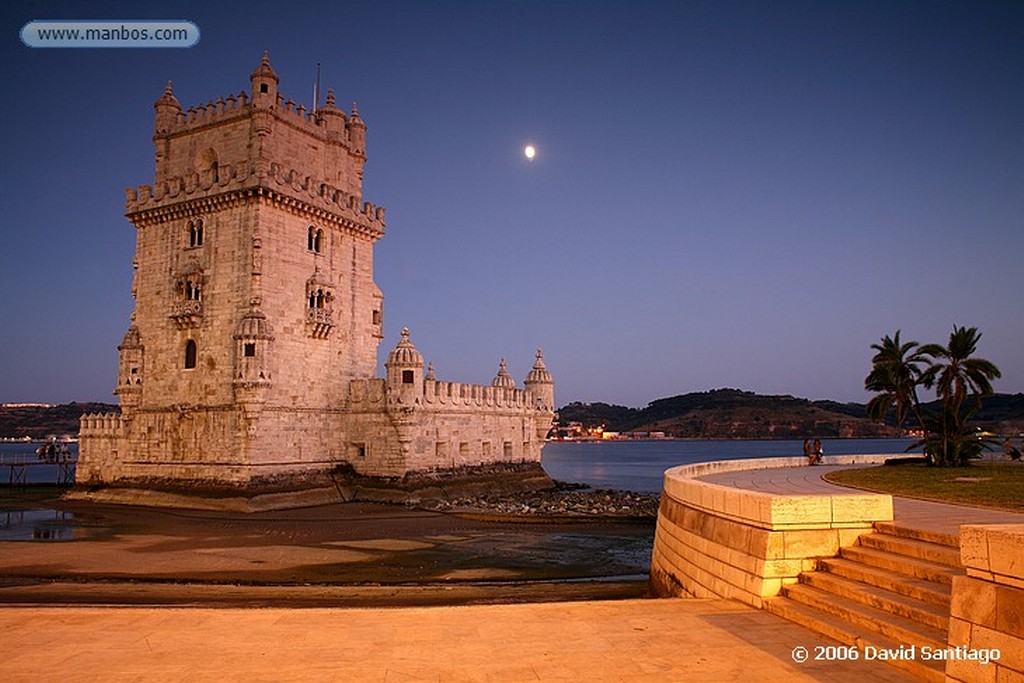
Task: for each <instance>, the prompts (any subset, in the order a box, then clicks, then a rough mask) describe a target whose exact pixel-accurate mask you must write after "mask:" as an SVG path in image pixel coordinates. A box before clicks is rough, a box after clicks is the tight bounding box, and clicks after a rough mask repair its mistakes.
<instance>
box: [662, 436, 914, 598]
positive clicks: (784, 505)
mask: <svg viewBox="0 0 1024 683" xmlns="http://www.w3.org/2000/svg"><path fill="white" fill-rule="evenodd" d="M891 457H895V455H894V454H879V455H848V456H828V457H826V458H825V464H828V465H845V464H871V463H881V462H883V461H884V460H885V459H886V458H891ZM806 465H807V460H806V459H805V458H803V457H794V458H759V459H751V460H723V461H715V462H706V463H698V464H695V465H684V466H681V467H674V468H672V469H669V470H667V471H666V472H665V480H664V484H663V486H662V495H661V505H660V508H659V510H658V524H657V529H656V531H655V536H654V551H653V555H652V558H651V578H650V583H651V590H652V592H653V593H654V594H655V595H657V596H659V597H672V596H690V597H698V598H707V597H721V598H733V599H737V600H740V601H742V602H745V603H747V604H749V605H752V606H754V607H758V608H760V607H761V603H762V600H763V599H765V598H769V597H772V596H775V595H777V594H778V593H779V591H780V589H781V588H782V586H783V585H784V584H787V583H794V582H796V580H797V576H798V575H799V574H800V572H802V571H806V570H810V569H813V568H814V566H815V564H816V562H817V560H818V558H821V557H833V556H835V555H836V554H837V553H838V551H839V548H840V547H842V546H847V545H852V544H853V543H854V542H855V541H856V539H857V537H858V536H860V535H861V534H864V533H869V532H870V531H871V528H872V524H873V523H874V522H881V521H892V518H893V517H892V496H889V495H886V494H875V493H858V492H852V493H848V494H847V493H843V494H838V495H779V494H769V493H761V492H758V491H747V490H743V489H738V488H735V487H730V486H721V485H718V484H713V483H710V482H707V481H703V480H701V477H704V476H707V475H710V474H715V473H719V472H730V471H737V470H751V469H771V468H777V467H803V466H806Z"/></svg>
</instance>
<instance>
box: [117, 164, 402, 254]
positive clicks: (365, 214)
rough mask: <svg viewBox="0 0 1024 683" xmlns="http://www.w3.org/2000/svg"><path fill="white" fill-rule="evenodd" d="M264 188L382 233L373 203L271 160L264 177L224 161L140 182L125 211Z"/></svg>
mask: <svg viewBox="0 0 1024 683" xmlns="http://www.w3.org/2000/svg"><path fill="white" fill-rule="evenodd" d="M244 189H265V190H281V191H284V192H287V193H288V194H289V196H291V197H292V198H294V199H300V200H302V201H304V202H306V203H308V204H309V206H310V207H311V208H315V209H319V210H322V211H326V212H329V213H330V214H332V215H334V216H335V217H337V218H339V219H341V220H343V221H348V222H349V223H351V224H353V225H352V226H353V227H354V226H359V227H361V228H362V229H364V230H365V231H366V232H367V233H368V234H370V235H372V236H373V237H374V238H375V239H379V238H380V237H382V236H383V235H384V228H385V222H384V214H385V208H384V207H383V206H377V205H376V204H374V203H373V202H364V201H362V199H361V198H360V197H359V196H356V195H353V194H350V193H348V192H346V191H345V190H343V189H341V188H338V187H335V186H333V185H331V184H329V183H327V182H326V181H324V180H321V179H320V178H316V177H313V176H309V175H301V174H300V172H299V171H297V170H295V169H286V168H285V167H284V166H282V165H281V164H277V163H271V164H270V165H269V168H268V170H267V173H266V175H264V176H262V177H261V176H259V175H258V174H257V169H256V167H255V165H254V164H252V163H248V162H242V163H241V164H238V165H232V164H225V165H224V166H221V167H219V168H218V169H217V173H216V174H214V173H212V172H209V171H208V172H205V173H200V172H198V171H197V172H193V173H190V174H189V175H187V176H175V177H172V178H166V179H164V180H163V181H162V182H160V183H158V184H156V185H155V186H154V185H139V186H138V187H137V188H134V187H130V188H127V189H126V190H125V212H126V213H128V214H129V215H131V214H137V213H141V212H143V211H147V210H150V209H156V208H161V207H163V206H165V205H168V204H175V205H177V204H179V203H181V202H183V201H186V200H191V199H199V198H203V197H209V196H213V195H217V194H221V193H224V192H229V191H232V190H244Z"/></svg>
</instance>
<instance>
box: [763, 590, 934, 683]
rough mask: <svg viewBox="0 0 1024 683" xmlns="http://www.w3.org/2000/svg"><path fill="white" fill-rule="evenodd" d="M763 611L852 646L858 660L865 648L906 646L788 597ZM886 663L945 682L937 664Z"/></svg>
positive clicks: (918, 661)
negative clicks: (855, 648) (855, 649)
mask: <svg viewBox="0 0 1024 683" xmlns="http://www.w3.org/2000/svg"><path fill="white" fill-rule="evenodd" d="M764 608H765V609H766V610H768V611H769V612H772V613H773V614H777V615H779V616H780V617H782V618H784V619H788V620H789V621H792V622H794V623H797V624H800V625H801V626H803V627H805V628H808V629H810V630H812V631H814V632H815V633H818V634H821V635H822V636H825V637H826V638H831V639H832V640H836V641H838V642H840V643H842V644H843V645H856V646H857V647H858V649H859V651H860V653H861V657H862V658H863V657H864V656H865V653H866V652H867V650H866V648H868V647H875V648H878V649H879V650H889V651H897V650H898V648H899V647H900V646H901V645H906V643H904V642H900V641H897V640H893V639H892V638H887V637H886V636H883V635H881V634H879V633H876V632H874V631H870V630H868V629H863V628H858V627H856V626H854V625H853V624H851V623H849V622H847V621H844V620H842V619H839V618H837V617H835V616H833V615H831V614H826V613H825V612H822V611H820V610H817V609H814V608H813V607H810V606H808V605H804V604H801V603H798V602H795V601H793V600H790V599H789V598H785V597H776V598H771V599H769V600H765V602H764ZM803 645H804V647H807V649H808V651H809V654H810V656H812V657H813V656H814V654H815V650H814V646H813V645H811V644H803ZM886 663H887V664H891V665H893V666H895V667H897V668H900V669H902V670H904V671H906V672H907V673H910V674H912V675H914V676H916V677H917V678H919V679H921V680H924V681H928V682H929V683H941V682H942V681H945V666H944V664H943V663H942V662H941V661H939V662H936V661H933V660H921V659H919V658H918V659H913V660H901V659H889V660H886Z"/></svg>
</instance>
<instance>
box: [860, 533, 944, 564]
mask: <svg viewBox="0 0 1024 683" xmlns="http://www.w3.org/2000/svg"><path fill="white" fill-rule="evenodd" d="M857 543H858V545H861V546H865V547H868V548H876V549H878V550H884V551H885V552H888V553H894V554H896V555H902V556H904V557H912V558H914V559H917V560H926V561H928V562H934V563H935V564H941V565H945V566H946V567H952V568H954V569H960V568H961V564H960V549H959V548H951V547H949V546H948V545H939V544H937V543H931V542H929V541H920V540H917V539H913V538H906V537H904V536H892V535H890V534H885V533H879V534H865V535H864V536H861V537H860V538H858V539H857Z"/></svg>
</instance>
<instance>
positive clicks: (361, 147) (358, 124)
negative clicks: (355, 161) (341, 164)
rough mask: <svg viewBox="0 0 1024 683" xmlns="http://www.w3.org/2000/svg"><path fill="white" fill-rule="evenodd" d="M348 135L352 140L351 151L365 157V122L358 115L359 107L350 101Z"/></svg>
mask: <svg viewBox="0 0 1024 683" xmlns="http://www.w3.org/2000/svg"><path fill="white" fill-rule="evenodd" d="M348 135H349V139H350V140H351V141H352V153H353V154H354V155H356V156H358V157H362V158H363V159H365V158H366V124H365V123H363V118H362V117H361V116H359V108H358V107H357V106H356V103H355V102H352V116H350V117H349V119H348Z"/></svg>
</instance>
